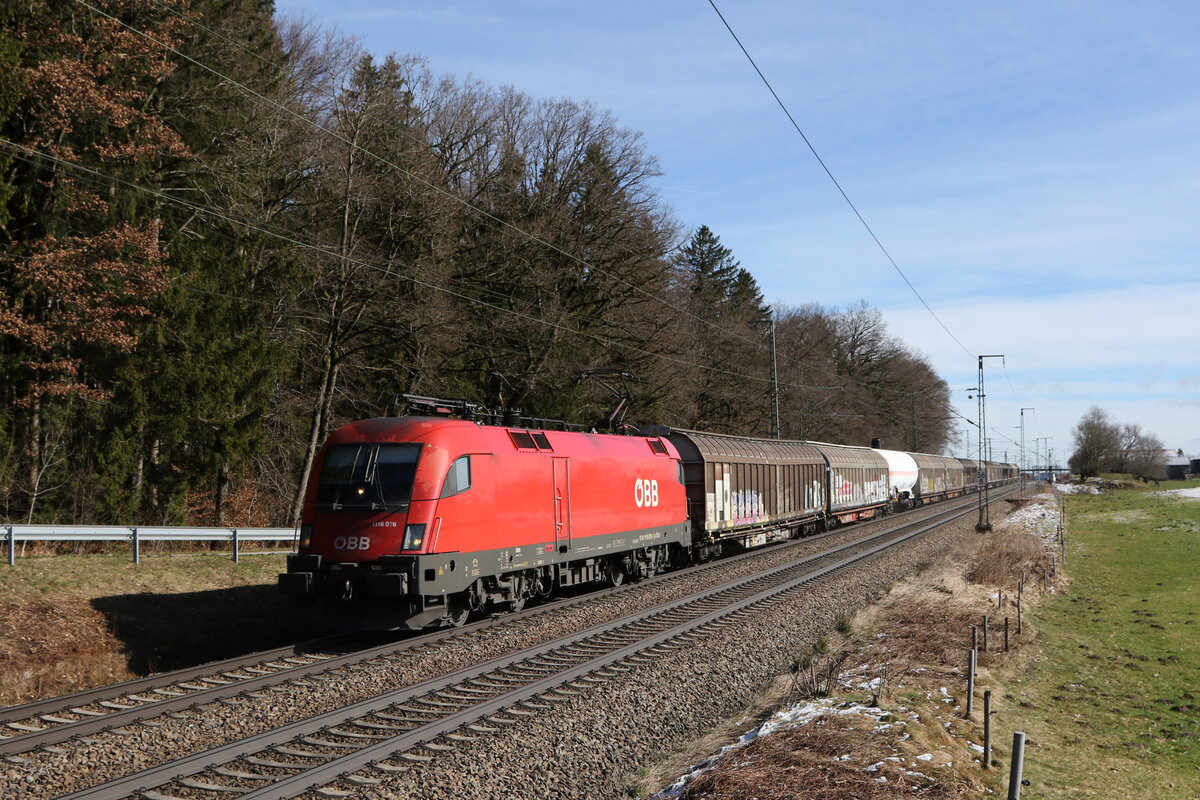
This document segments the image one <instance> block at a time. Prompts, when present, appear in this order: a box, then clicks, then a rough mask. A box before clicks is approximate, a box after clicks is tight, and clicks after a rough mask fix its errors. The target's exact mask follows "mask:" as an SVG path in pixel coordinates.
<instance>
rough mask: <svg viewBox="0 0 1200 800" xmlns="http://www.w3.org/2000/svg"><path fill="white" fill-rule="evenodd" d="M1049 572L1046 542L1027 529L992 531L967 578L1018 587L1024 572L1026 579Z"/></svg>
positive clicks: (1006, 586)
mask: <svg viewBox="0 0 1200 800" xmlns="http://www.w3.org/2000/svg"><path fill="white" fill-rule="evenodd" d="M1049 573H1050V553H1049V552H1048V550H1047V548H1046V545H1045V542H1043V540H1041V539H1039V538H1038V537H1037V536H1033V535H1031V534H1028V533H1000V532H996V533H993V534H991V535H989V536H988V537H987V538H986V540H985V541H984V544H983V547H982V548H981V549H980V552H979V556H978V558H977V560H976V562H975V564H974V565H973V566H972V567H971V569H970V571H969V572H968V573H967V578H968V579H969V580H970V581H971V582H973V583H978V584H983V585H986V586H995V587H1002V588H1005V589H1010V590H1015V589H1016V588H1017V584H1018V583H1019V582H1020V579H1021V575H1022V574H1024V575H1025V576H1026V577H1027V579H1028V578H1030V577H1033V576H1035V575H1036V576H1041V575H1044V574H1049Z"/></svg>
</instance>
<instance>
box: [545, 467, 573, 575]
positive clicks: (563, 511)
mask: <svg viewBox="0 0 1200 800" xmlns="http://www.w3.org/2000/svg"><path fill="white" fill-rule="evenodd" d="M550 461H551V463H552V464H553V465H554V546H555V549H556V550H558V552H560V553H565V552H567V548H568V547H570V546H571V482H570V470H569V467H568V464H569V462H570V459H566V458H557V457H556V458H551V459H550Z"/></svg>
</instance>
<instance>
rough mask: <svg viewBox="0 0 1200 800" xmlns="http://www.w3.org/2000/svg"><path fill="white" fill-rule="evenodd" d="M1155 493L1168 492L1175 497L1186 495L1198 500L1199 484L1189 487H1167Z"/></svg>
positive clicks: (1190, 498) (1199, 495)
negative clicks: (1163, 490)
mask: <svg viewBox="0 0 1200 800" xmlns="http://www.w3.org/2000/svg"><path fill="white" fill-rule="evenodd" d="M1155 494H1169V495H1173V496H1175V497H1186V498H1188V499H1189V500H1200V486H1196V487H1193V488H1191V489H1169V490H1167V491H1165V492H1155Z"/></svg>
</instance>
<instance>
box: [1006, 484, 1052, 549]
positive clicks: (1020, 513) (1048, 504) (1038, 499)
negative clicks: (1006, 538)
mask: <svg viewBox="0 0 1200 800" xmlns="http://www.w3.org/2000/svg"><path fill="white" fill-rule="evenodd" d="M1058 520H1059V511H1058V502H1057V501H1056V500H1055V498H1054V495H1053V494H1050V493H1048V492H1043V493H1042V494H1036V495H1034V496H1033V497H1031V498H1030V500H1029V502H1028V503H1027V504H1025V505H1024V506H1022V507H1021V508H1017V509H1013V512H1012V513H1011V514H1009V515H1008V516H1007V517H1005V518H1004V522H1003V523H1002V526H1003V527H1004V528H1005V529H1006V530H1015V531H1022V532H1025V533H1032V534H1033V535H1034V536H1037V537H1039V538H1041V539H1043V540H1045V541H1047V542H1055V541H1057V539H1058Z"/></svg>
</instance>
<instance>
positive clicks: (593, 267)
mask: <svg viewBox="0 0 1200 800" xmlns="http://www.w3.org/2000/svg"><path fill="white" fill-rule="evenodd" d="M75 2H76V3H78V4H79V5H82V6H84V7H85V8H88V9H90V10H91V11H93V12H94V13H96V14H99V15H101V16H103V17H106V18H107V19H109V20H111V21H113V22H115V23H117V24H118V25H120V26H122V27H124V28H125V29H127V30H129V31H130V32H132V33H134V34H136V35H138V36H140V37H142V38H144V39H146V40H147V41H150V42H153V43H154V44H156V45H157V46H159V47H161V48H163V49H164V50H166V51H168V52H171V53H174V54H175V55H177V56H178V57H180V58H182V59H184V60H186V61H188V62H189V63H192V64H194V65H196V66H197V67H199V68H200V69H203V70H205V71H206V72H209V73H210V74H212V75H214V76H215V77H218V78H220V79H221V80H223V81H225V82H227V83H228V84H229V85H231V86H234V87H236V88H237V89H239V90H241V91H242V92H245V93H246V94H248V95H250V96H252V97H255V98H256V99H258V100H260V101H261V102H264V103H266V104H268V105H270V106H272V107H274V108H276V109H278V110H280V111H283V112H284V113H286V114H288V115H289V116H292V117H294V118H296V119H298V120H300V121H301V122H303V123H304V124H306V125H309V126H311V127H313V128H315V129H316V130H318V131H321V132H323V133H325V134H327V135H329V136H332V137H333V138H335V139H337V140H338V141H340V142H342V143H343V144H345V145H347V146H349V147H351V148H353V149H354V150H356V151H359V152H362V153H363V154H364V155H366V156H368V157H370V158H372V159H375V160H376V161H378V162H379V163H380V164H383V165H385V166H387V167H388V168H390V169H393V170H395V171H396V172H398V173H400V174H402V175H404V176H406V177H408V178H410V179H412V180H414V181H416V182H418V183H420V184H421V185H423V186H425V187H427V188H429V189H431V190H433V191H435V192H437V193H439V194H442V195H443V196H445V197H447V198H449V199H451V200H453V201H454V202H456V203H459V204H461V205H462V206H463V207H465V208H468V209H470V210H472V211H474V212H476V213H478V214H480V215H481V216H483V217H484V218H486V219H489V220H491V221H492V222H495V223H497V224H499V225H501V226H503V227H505V228H508V229H510V230H512V231H514V232H516V233H518V234H520V235H521V236H524V237H526V238H528V239H529V240H530V241H532V242H535V243H537V244H540V245H542V246H545V247H547V248H549V249H550V250H552V251H554V252H556V253H559V254H560V255H563V256H565V257H567V258H568V259H570V260H572V261H573V262H575V263H578V264H580V265H581V266H584V267H586V268H587V269H589V270H594V271H596V272H599V273H601V274H606V275H608V276H609V277H612V278H614V279H615V280H617V281H618V282H620V283H622V284H624V285H625V286H627V287H629V288H631V289H633V290H634V291H636V292H639V293H641V294H643V295H645V296H646V297H648V298H650V299H651V300H654V301H656V302H658V303H661V304H663V305H664V306H666V307H668V308H671V309H673V310H675V311H678V312H679V313H682V314H685V315H687V316H689V317H691V318H693V319H696V320H697V321H699V322H701V323H702V324H704V325H706V326H708V327H710V328H712V329H714V330H716V331H718V332H719V333H721V334H722V335H724V336H730V337H733V338H737V339H740V340H741V341H743V342H746V343H748V344H751V345H752V346H754V347H755V348H756V349H760V350H763V349H765V345H764V344H763V343H760V342H755V341H753V340H751V339H749V338H747V337H745V336H742V335H740V334H738V333H736V332H735V331H731V330H729V329H727V328H722V327H721V326H719V325H716V324H715V323H713V322H712V321H710V320H706V319H704V318H702V317H700V316H698V315H696V314H693V313H691V312H690V311H687V310H686V309H683V308H680V307H678V306H676V305H675V304H672V303H670V302H669V301H668V300H666V299H665V298H662V297H659V296H658V295H655V294H653V293H651V292H648V291H646V290H645V289H644V288H642V287H640V286H637V285H636V284H632V283H630V282H628V281H625V280H624V279H622V278H620V277H619V276H614V275H612V274H611V273H609V272H607V271H606V270H604V269H602V268H601V267H598V266H596V265H594V264H591V263H589V262H587V261H586V260H584V259H581V258H580V257H578V256H576V255H575V254H573V253H571V252H569V251H567V250H564V249H563V248H561V247H559V246H557V245H554V244H553V243H551V242H547V241H545V240H544V239H542V238H540V237H538V236H536V235H535V234H532V233H529V232H528V231H525V230H523V229H522V228H520V227H519V226H517V225H515V224H513V223H511V222H509V221H507V220H504V219H501V218H500V217H497V216H496V215H494V214H492V213H490V212H488V211H487V210H485V209H481V208H479V207H478V206H476V205H474V204H472V203H471V202H470V201H468V200H466V199H465V198H462V197H460V196H458V195H457V194H455V193H453V192H451V191H448V190H447V189H445V188H444V187H441V186H438V185H437V184H434V183H432V182H430V181H428V180H426V179H424V178H422V177H421V176H419V175H416V174H414V173H412V172H411V171H409V170H407V169H405V168H404V167H402V166H400V165H397V164H395V163H394V162H392V161H390V160H388V159H386V158H383V157H381V156H379V155H377V154H375V153H373V152H371V151H370V150H368V149H366V148H364V147H362V146H361V145H360V144H358V143H357V142H354V141H351V140H349V139H347V138H346V137H344V136H342V135H341V134H339V133H337V132H336V131H332V130H330V129H329V128H327V127H325V126H323V125H321V124H320V123H318V122H316V121H314V120H312V119H309V118H308V117H305V116H304V115H303V114H300V113H299V112H297V111H295V110H294V109H291V108H288V107H287V106H285V105H283V104H281V103H278V102H276V101H275V100H272V99H271V98H269V97H266V96H265V95H263V94H261V93H260V92H257V91H255V90H254V89H252V88H250V87H248V86H246V85H245V84H243V83H241V82H239V81H237V80H236V79H234V78H232V77H231V76H228V75H225V74H224V73H222V72H220V71H219V70H217V69H214V68H213V67H211V66H209V65H207V64H205V63H203V62H202V61H200V60H199V59H196V58H194V57H192V56H189V55H188V54H186V53H183V52H181V51H180V50H178V49H177V48H174V47H171V46H170V45H169V44H167V43H165V42H163V41H161V40H160V39H157V38H156V37H154V36H152V35H150V34H148V33H146V32H144V31H142V30H140V29H138V28H136V27H134V26H132V25H130V24H129V23H127V22H124V21H123V20H120V19H118V18H117V17H114V16H113V15H111V14H109V13H107V12H106V11H104V10H102V9H99V8H97V7H96V6H94V5H92V4H91V3H89V2H87V0H75ZM715 8H716V7H715V6H714V9H715ZM719 13H720V12H719V10H718V14H719ZM201 27H203V26H201ZM204 30H208V29H207V28H204ZM730 32H731V33H732V30H731V31H730ZM735 39H736V36H735ZM739 44H740V42H739ZM747 57H749V54H748V53H747ZM268 63H269V62H268ZM752 63H753V61H752ZM755 68H756V69H757V66H756V67H755ZM760 74H761V73H760ZM764 80H765V78H764ZM768 87H769V84H768ZM772 93H774V90H772ZM784 110H785V112H786V108H785V109H784ZM789 117H790V114H789ZM797 129H798V126H797ZM801 135H802V136H803V133H802V132H801ZM410 138H411V137H410ZM814 154H815V150H814ZM819 158H820V157H819V156H818V159H819ZM832 177H833V176H832V173H830V178H831V179H832ZM835 183H836V181H835ZM839 189H840V187H839ZM847 202H849V198H847ZM851 205H852V206H853V204H851ZM856 213H857V210H856ZM865 224H866V223H865V221H864V225H865ZM868 230H869V228H868ZM872 235H873V234H872ZM880 246H881V247H882V245H880ZM885 253H886V251H885ZM889 258H890V256H889ZM893 263H894V262H893ZM897 270H899V267H897ZM902 274H903V273H902ZM905 280H906V281H907V278H906V279H905ZM910 286H911V284H910ZM913 291H914V292H915V291H916V290H915V289H914V290H913ZM918 296H919V295H918ZM922 302H924V301H922ZM927 308H928V306H927ZM930 313H932V309H930ZM935 317H936V315H935ZM939 321H940V320H939ZM943 327H944V326H943ZM947 332H949V331H948V330H947ZM593 338H594V337H593ZM960 346H961V344H960ZM964 349H965V348H964ZM782 357H783V358H784V360H787V361H792V362H793V363H795V364H797V365H800V366H804V367H806V368H808V369H812V370H813V371H815V372H818V373H820V374H823V375H826V376H830V377H834V378H836V379H837V380H840V381H844V382H846V383H852V384H856V385H859V386H863V387H864V388H870V389H875V388H879V387H875V386H872V385H871V384H867V383H864V382H862V381H857V380H855V379H853V378H849V377H847V376H844V375H839V374H837V373H835V372H830V371H828V370H823V369H821V368H819V367H815V366H813V365H806V364H803V363H802V362H800V361H798V360H796V359H792V358H791V357H789V356H788V355H787V354H786V353H785V354H782ZM693 366H698V367H700V368H702V369H708V370H714V371H717V372H725V373H728V371H727V370H723V369H721V368H718V367H713V366H711V365H695V364H693ZM745 377H750V378H751V379H753V380H756V381H762V380H763V379H762V378H759V377H758V376H745ZM885 391H898V390H885ZM898 393H900V394H904V393H905V392H899V391H898ZM955 413H957V412H955Z"/></svg>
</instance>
